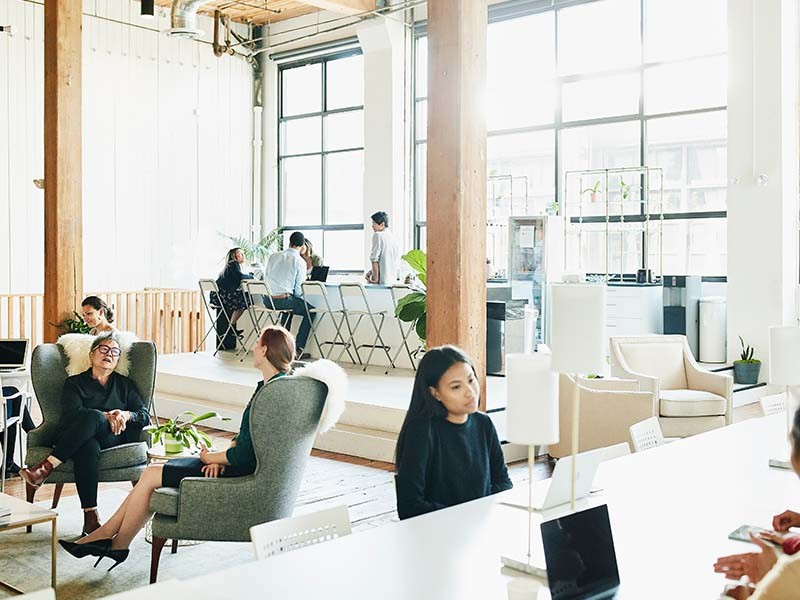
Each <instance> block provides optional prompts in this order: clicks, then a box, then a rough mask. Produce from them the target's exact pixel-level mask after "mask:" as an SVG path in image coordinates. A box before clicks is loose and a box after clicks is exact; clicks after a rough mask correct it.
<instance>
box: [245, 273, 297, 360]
mask: <svg viewBox="0 0 800 600" xmlns="http://www.w3.org/2000/svg"><path fill="white" fill-rule="evenodd" d="M242 293H244V297H245V298H246V299H247V314H248V316H249V317H250V322H251V323H252V325H253V328H252V329H251V330H250V331H249V332H248V333H247V336H246V337H245V338H244V340H242V358H241V359H240V360H242V361H243V360H244V359H245V357H246V356H247V353H248V352H250V350H252V349H253V346H255V344H256V341H257V340H258V336H259V334H260V333H261V330H262V329H263V328H264V327H266V326H267V325H278V324H283V322H284V320H285V319H287V318H288V317H289V316H290V315H291V314H292V310H291V309H281V310H279V309H277V308H275V303H274V302H273V300H272V290H271V289H270V287H269V284H268V283H267V282H266V281H256V280H255V279H243V280H242ZM251 340H252V343H251Z"/></svg>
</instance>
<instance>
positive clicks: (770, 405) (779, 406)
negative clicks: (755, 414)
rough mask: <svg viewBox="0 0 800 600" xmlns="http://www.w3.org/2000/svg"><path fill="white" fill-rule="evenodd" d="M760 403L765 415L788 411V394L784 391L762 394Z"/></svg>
mask: <svg viewBox="0 0 800 600" xmlns="http://www.w3.org/2000/svg"><path fill="white" fill-rule="evenodd" d="M758 403H759V404H760V405H761V412H762V413H764V416H765V417H767V416H769V415H777V414H781V413H785V412H786V394H785V393H784V392H781V393H780V394H772V395H770V396H762V397H761V398H760V399H759V401H758Z"/></svg>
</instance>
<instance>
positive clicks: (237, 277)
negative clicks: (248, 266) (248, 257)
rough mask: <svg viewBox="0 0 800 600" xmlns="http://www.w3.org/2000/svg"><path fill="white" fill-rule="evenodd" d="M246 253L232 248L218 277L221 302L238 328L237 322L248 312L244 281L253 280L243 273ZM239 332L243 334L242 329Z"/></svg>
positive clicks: (232, 323)
mask: <svg viewBox="0 0 800 600" xmlns="http://www.w3.org/2000/svg"><path fill="white" fill-rule="evenodd" d="M242 263H244V252H242V249H241V248H231V249H230V250H228V254H227V256H226V257H225V267H224V268H223V269H222V271H221V272H220V274H219V277H217V287H218V288H219V301H220V303H221V304H222V306H223V307H224V308H225V311H226V312H227V313H228V314H229V315H230V316H231V325H232V326H233V327H234V329H235V328H236V322H237V321H238V320H239V317H241V316H242V315H243V314H244V311H246V310H247V305H248V302H247V298H246V297H245V295H244V293H243V292H242V287H241V286H242V279H252V278H253V276H252V275H251V274H249V273H243V272H242ZM237 332H239V333H241V330H240V329H237Z"/></svg>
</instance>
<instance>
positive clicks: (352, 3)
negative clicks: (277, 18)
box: [300, 0, 375, 15]
mask: <svg viewBox="0 0 800 600" xmlns="http://www.w3.org/2000/svg"><path fill="white" fill-rule="evenodd" d="M300 3H301V4H307V5H309V6H316V7H317V8H320V9H322V10H330V11H333V12H337V13H342V14H345V15H357V14H360V13H364V12H367V11H371V10H375V0H300Z"/></svg>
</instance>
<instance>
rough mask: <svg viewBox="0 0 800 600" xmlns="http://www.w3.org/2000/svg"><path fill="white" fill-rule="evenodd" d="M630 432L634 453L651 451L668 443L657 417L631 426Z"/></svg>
mask: <svg viewBox="0 0 800 600" xmlns="http://www.w3.org/2000/svg"><path fill="white" fill-rule="evenodd" d="M630 432H631V443H632V444H633V451H634V452H641V451H642V450H649V449H650V448H655V447H656V446H661V445H662V444H665V443H666V441H667V440H665V439H664V434H663V433H662V432H661V425H659V422H658V419H657V418H656V417H650V418H649V419H645V420H644V421H642V422H641V423H636V424H635V425H631V427H630Z"/></svg>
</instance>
